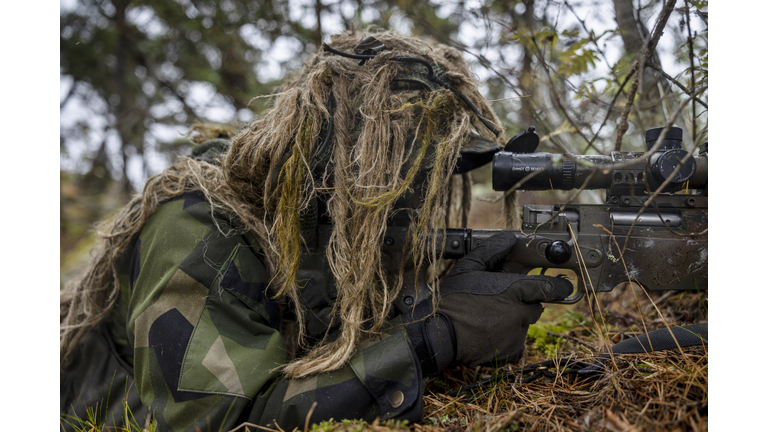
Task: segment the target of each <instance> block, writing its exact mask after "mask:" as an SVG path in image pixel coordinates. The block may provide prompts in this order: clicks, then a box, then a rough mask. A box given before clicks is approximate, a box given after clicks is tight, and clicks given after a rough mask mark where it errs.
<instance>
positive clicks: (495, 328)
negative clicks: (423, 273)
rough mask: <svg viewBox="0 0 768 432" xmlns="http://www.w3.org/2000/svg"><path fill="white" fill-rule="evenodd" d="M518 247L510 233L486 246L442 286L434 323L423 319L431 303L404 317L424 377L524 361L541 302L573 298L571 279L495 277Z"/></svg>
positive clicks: (464, 260)
mask: <svg viewBox="0 0 768 432" xmlns="http://www.w3.org/2000/svg"><path fill="white" fill-rule="evenodd" d="M515 243H516V238H515V235H514V234H513V233H511V232H503V233H500V234H497V235H495V236H493V237H491V238H489V239H487V240H485V241H484V242H483V243H482V244H481V245H480V246H478V247H477V248H476V249H475V250H473V251H472V252H470V253H469V254H468V255H467V256H465V257H464V258H462V259H460V260H459V261H458V262H457V263H456V265H455V266H454V267H453V269H452V270H451V271H450V273H448V276H446V277H445V279H443V280H442V281H441V283H440V299H439V301H438V309H437V311H436V312H437V314H436V315H435V316H434V317H430V318H427V319H424V317H428V316H430V315H431V313H432V299H427V300H425V301H423V302H422V303H420V304H418V305H417V306H416V308H415V309H414V311H413V313H412V314H410V315H411V316H406V317H404V318H405V322H410V324H408V325H407V326H406V330H407V331H408V334H409V336H410V337H411V341H412V342H413V343H414V348H415V350H416V353H417V355H418V356H419V359H420V361H421V363H422V369H423V370H424V373H425V374H431V373H436V372H439V371H440V370H442V369H443V368H444V367H446V366H447V365H448V364H450V363H451V362H452V361H456V362H458V363H463V364H465V365H468V366H477V365H481V364H486V363H490V362H493V363H495V364H504V363H507V362H513V363H514V362H517V361H519V360H520V358H521V357H522V355H523V350H524V349H525V337H526V334H527V333H528V326H529V325H531V324H533V323H535V322H536V320H538V319H539V317H540V316H541V313H542V312H543V311H544V308H543V307H542V306H541V303H539V302H542V301H553V300H562V299H564V298H566V297H568V295H570V294H571V291H572V290H573V286H572V285H571V283H570V282H569V281H568V280H566V279H561V278H556V277H550V276H526V275H520V274H513V273H502V272H494V271H493V270H494V268H495V267H496V266H497V265H499V264H501V263H502V262H503V261H504V257H506V256H507V255H508V254H509V252H510V251H511V250H512V248H513V247H514V246H515Z"/></svg>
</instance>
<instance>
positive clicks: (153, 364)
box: [62, 193, 423, 431]
mask: <svg viewBox="0 0 768 432" xmlns="http://www.w3.org/2000/svg"><path fill="white" fill-rule="evenodd" d="M238 228H239V226H238V221H237V220H233V219H232V218H230V217H228V216H227V215H225V214H223V213H221V212H218V211H214V212H212V209H211V206H210V204H209V203H208V202H207V201H206V200H205V199H204V197H203V196H202V195H201V194H199V193H186V194H184V195H181V196H180V197H178V198H176V199H174V200H171V201H169V202H166V203H164V204H162V205H161V206H160V207H159V208H158V209H157V211H156V212H155V214H153V215H152V216H151V217H150V219H149V220H148V222H147V224H146V225H145V227H144V229H143V230H142V232H141V233H140V235H139V236H138V238H136V239H135V240H134V242H135V244H134V246H133V248H132V249H131V250H129V251H128V252H127V253H126V254H125V256H124V257H123V258H122V260H121V262H120V263H118V268H117V270H118V274H119V276H120V284H121V298H120V300H119V301H118V305H117V307H116V308H115V309H114V311H113V312H112V315H111V319H110V322H109V323H108V332H109V334H110V338H111V339H112V341H113V343H114V346H115V351H116V352H117V353H119V356H120V357H121V359H122V360H124V361H125V363H127V364H128V365H130V366H132V367H133V372H134V376H135V389H137V390H138V395H139V396H140V398H141V402H142V403H143V405H144V406H146V407H147V408H149V410H150V411H151V412H152V414H153V415H154V417H155V418H156V420H157V423H158V425H159V427H160V429H161V430H172V431H196V430H201V431H209V430H211V431H213V430H216V431H218V430H224V431H226V430H229V429H232V428H234V427H236V426H237V425H239V424H241V423H243V422H250V423H255V424H259V425H264V426H271V427H275V425H279V427H281V428H282V429H284V430H291V429H293V428H294V427H296V426H298V427H303V425H304V423H305V421H306V418H307V415H308V413H309V412H310V411H311V410H312V407H313V404H315V403H317V405H316V407H315V408H314V410H313V411H312V416H311V418H310V424H312V423H315V422H318V421H321V420H326V419H330V418H334V419H337V420H340V419H364V420H367V421H372V420H374V419H375V418H377V417H378V418H381V419H383V420H385V419H407V420H410V421H418V420H420V419H421V411H422V400H421V396H422V392H423V383H422V372H421V368H420V365H419V361H418V357H417V356H416V354H415V352H414V350H413V347H412V346H411V344H410V340H409V337H408V335H407V332H406V331H405V329H404V327H403V326H402V325H401V324H402V322H401V320H400V318H394V319H393V320H391V321H390V322H391V324H392V326H391V328H390V329H389V330H387V331H386V332H384V333H383V334H382V335H381V336H380V337H377V338H376V339H375V340H368V341H366V342H364V343H363V344H362V345H361V346H360V347H359V348H358V350H357V352H356V354H355V355H354V356H353V357H352V358H351V360H350V361H349V363H348V364H347V366H345V367H344V368H342V369H340V370H337V371H334V372H327V373H322V374H319V375H315V376H311V377H309V378H304V379H287V378H285V377H284V376H281V374H280V373H279V371H276V370H275V368H277V367H279V366H281V365H283V364H284V363H285V362H286V361H287V358H286V341H285V340H284V338H283V337H282V336H281V334H280V331H279V329H280V325H281V321H283V318H284V317H282V316H281V308H280V307H278V304H277V303H276V302H275V300H274V299H273V298H272V297H271V296H270V295H269V294H268V293H265V290H266V287H267V283H268V282H269V274H268V272H267V270H266V268H265V266H264V264H263V263H264V257H263V255H262V253H261V249H260V246H259V244H258V242H257V241H256V239H255V238H254V237H253V236H252V235H251V234H244V235H232V234H229V235H224V234H222V232H224V233H227V232H238ZM242 231H243V230H239V232H242ZM315 297H319V298H323V297H324V296H323V295H320V296H315ZM62 386H63V384H62ZM139 423H143V422H141V421H139Z"/></svg>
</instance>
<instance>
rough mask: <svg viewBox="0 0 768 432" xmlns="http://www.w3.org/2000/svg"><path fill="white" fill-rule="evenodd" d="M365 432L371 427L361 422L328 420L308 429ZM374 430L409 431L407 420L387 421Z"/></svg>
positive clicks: (334, 431)
mask: <svg viewBox="0 0 768 432" xmlns="http://www.w3.org/2000/svg"><path fill="white" fill-rule="evenodd" d="M365 430H371V425H370V424H368V423H366V422H365V421H363V420H341V421H336V420H334V419H330V420H326V421H321V422H320V423H316V424H313V425H312V427H311V428H310V431H314V432H362V431H365ZM375 430H377V431H380V432H391V431H406V430H409V428H408V420H402V421H395V420H387V421H385V422H380V423H379V424H378V425H376V427H375Z"/></svg>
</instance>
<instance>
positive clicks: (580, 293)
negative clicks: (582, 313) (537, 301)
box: [542, 284, 586, 305]
mask: <svg viewBox="0 0 768 432" xmlns="http://www.w3.org/2000/svg"><path fill="white" fill-rule="evenodd" d="M584 294H586V291H584V289H583V288H582V287H581V284H578V285H577V288H576V294H574V295H572V296H569V297H566V298H564V299H562V300H553V301H544V302H542V303H553V304H568V305H570V304H576V303H578V302H579V300H581V299H583V298H584Z"/></svg>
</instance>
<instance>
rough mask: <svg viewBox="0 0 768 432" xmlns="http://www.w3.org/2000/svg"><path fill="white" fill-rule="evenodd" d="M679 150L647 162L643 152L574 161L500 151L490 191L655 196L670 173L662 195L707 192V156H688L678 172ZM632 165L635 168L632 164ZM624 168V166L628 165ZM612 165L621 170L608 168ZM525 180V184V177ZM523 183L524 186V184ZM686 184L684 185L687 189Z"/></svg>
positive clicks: (545, 154) (584, 157)
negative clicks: (585, 191)
mask: <svg viewBox="0 0 768 432" xmlns="http://www.w3.org/2000/svg"><path fill="white" fill-rule="evenodd" d="M685 154H686V152H685V151H684V150H680V149H675V150H670V151H667V152H659V153H654V154H652V155H651V156H650V158H648V160H647V161H646V160H645V159H643V157H644V156H645V154H644V153H643V152H613V153H611V155H610V156H603V155H584V156H577V157H575V158H574V160H571V159H568V158H567V157H565V156H563V155H560V154H553V153H540V152H539V153H512V152H507V151H500V152H498V153H496V155H495V156H494V158H493V189H494V190H497V191H506V190H509V189H511V188H512V187H514V186H515V185H517V184H518V183H521V182H522V183H521V184H520V186H519V187H518V189H521V190H529V191H538V190H551V189H558V190H571V189H578V188H581V187H584V188H585V189H608V190H609V193H608V195H609V197H610V196H623V195H632V194H634V195H638V196H639V195H643V194H644V193H645V192H646V191H650V192H652V191H655V190H656V189H658V187H659V186H660V185H661V184H662V183H663V182H664V181H665V180H666V179H667V178H669V177H670V176H671V175H672V174H675V176H674V178H673V179H672V181H670V182H669V185H668V186H667V187H666V188H665V190H664V192H674V191H677V190H681V189H683V188H684V187H686V186H687V188H688V189H705V188H706V187H707V156H706V155H698V156H692V157H689V158H688V160H687V162H686V163H685V164H682V166H681V168H680V169H679V170H678V172H677V173H674V169H675V168H676V167H677V165H679V164H680V161H681V160H682V159H683V158H684V157H685ZM633 160H637V162H636V163H632V161H633ZM627 164H628V165H627ZM616 165H619V166H620V165H626V166H620V167H613V166H616ZM531 174H534V175H532V176H531V177H530V178H528V179H526V177H528V176H529V175H531ZM523 180H525V181H523ZM686 183H687V185H686Z"/></svg>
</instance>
